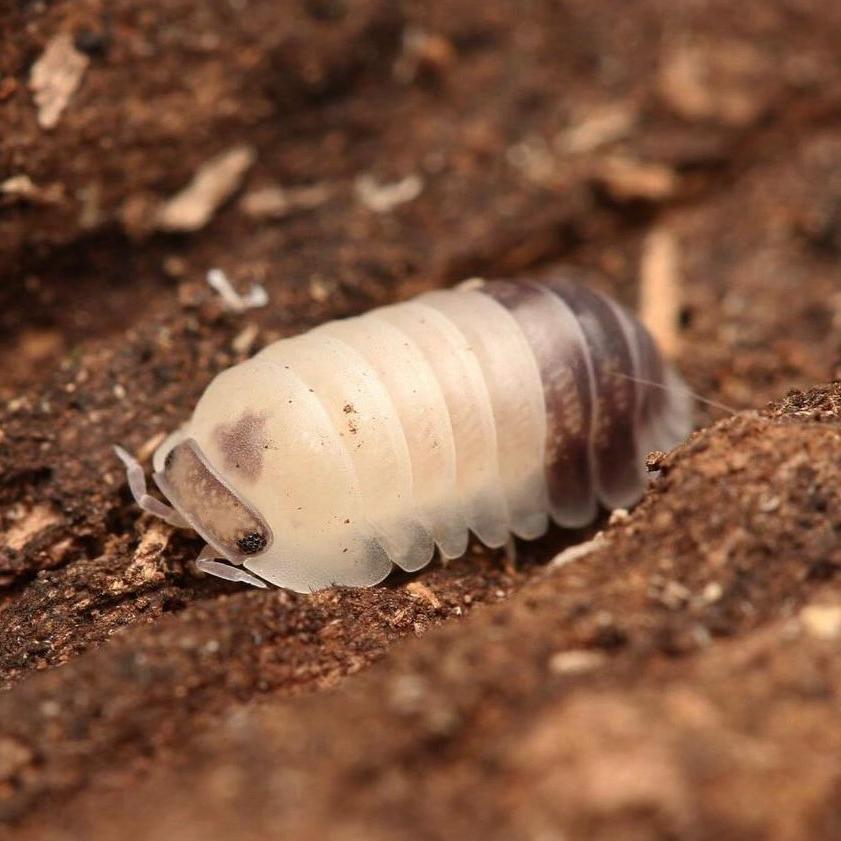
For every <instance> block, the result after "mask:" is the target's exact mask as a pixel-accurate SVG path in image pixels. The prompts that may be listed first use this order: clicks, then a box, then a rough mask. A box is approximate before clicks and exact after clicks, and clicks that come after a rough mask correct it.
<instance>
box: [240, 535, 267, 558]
mask: <svg viewBox="0 0 841 841" xmlns="http://www.w3.org/2000/svg"><path fill="white" fill-rule="evenodd" d="M237 546H239V548H240V550H241V551H242V552H243V553H244V554H246V555H256V554H257V552H262V551H263V549H265V548H266V538H265V537H263V535H262V534H260V533H259V532H256V531H251V532H248V534H245V535H243V536H242V537H240V538H238V539H237Z"/></svg>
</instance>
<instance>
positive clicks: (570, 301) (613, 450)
mask: <svg viewBox="0 0 841 841" xmlns="http://www.w3.org/2000/svg"><path fill="white" fill-rule="evenodd" d="M540 282H541V285H542V286H543V287H545V288H546V289H549V290H551V291H552V292H553V293H554V294H555V295H557V296H558V297H559V298H560V299H561V300H562V301H563V302H564V303H565V304H567V306H568V307H569V308H570V309H571V310H572V312H573V313H574V314H575V317H576V319H577V320H578V324H579V326H580V327H581V330H582V332H583V333H584V337H585V339H586V341H587V345H588V347H589V350H590V359H591V362H592V367H593V374H594V379H595V396H596V411H595V426H594V429H593V438H592V443H593V458H594V460H595V461H594V464H595V470H596V477H597V484H598V488H599V496H600V498H601V500H602V502H603V503H604V504H605V505H606V506H607V507H609V508H620V507H624V506H627V505H631V504H632V503H633V502H635V501H636V500H637V499H638V498H639V496H640V494H641V493H642V491H643V489H644V487H645V474H644V466H643V465H642V464H641V463H640V457H639V452H640V447H639V446H638V440H637V438H638V435H637V428H636V420H637V403H636V389H635V384H634V381H633V377H634V376H635V375H634V364H633V356H632V353H631V349H630V347H629V345H628V340H627V338H626V336H625V331H624V329H623V328H622V325H621V323H620V322H619V320H618V318H617V315H616V313H615V312H614V310H613V308H612V306H611V305H610V304H609V303H608V302H607V301H606V300H605V299H604V298H602V297H601V296H600V295H599V294H597V293H596V292H593V291H591V290H590V289H587V288H586V287H585V286H581V285H578V284H574V283H570V282H569V281H567V280H566V279H561V278H544V279H541V281H540Z"/></svg>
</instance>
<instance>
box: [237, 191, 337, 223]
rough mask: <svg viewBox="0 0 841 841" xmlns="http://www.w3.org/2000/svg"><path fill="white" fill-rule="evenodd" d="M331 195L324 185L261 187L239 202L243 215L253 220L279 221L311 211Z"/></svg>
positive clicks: (247, 194)
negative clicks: (294, 214)
mask: <svg viewBox="0 0 841 841" xmlns="http://www.w3.org/2000/svg"><path fill="white" fill-rule="evenodd" d="M331 195H332V190H331V188H330V187H329V186H327V185H326V184H313V185H311V186H308V187H294V188H289V189H283V188H282V187H262V188H260V189H258V190H251V191H250V192H248V193H246V194H245V195H244V196H243V197H242V199H241V200H240V203H239V207H240V209H241V210H242V212H243V213H246V214H247V215H248V216H251V217H253V218H255V219H280V218H282V217H283V216H288V215H290V214H291V213H295V212H298V211H302V210H313V209H315V208H316V207H319V206H320V205H322V204H324V202H325V201H327V199H329V198H330V196H331Z"/></svg>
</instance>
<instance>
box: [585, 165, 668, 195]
mask: <svg viewBox="0 0 841 841" xmlns="http://www.w3.org/2000/svg"><path fill="white" fill-rule="evenodd" d="M595 176H596V180H597V181H599V182H601V183H602V184H603V185H604V186H605V188H606V189H607V191H608V192H609V193H610V194H611V195H612V196H613V198H614V199H617V200H618V201H631V200H638V199H642V200H644V201H651V202H658V201H664V200H665V199H668V198H671V197H672V196H673V195H674V194H675V192H676V191H677V187H678V181H679V179H678V177H677V175H676V174H675V172H674V170H672V169H670V168H669V167H667V166H664V165H663V164H658V163H646V162H643V161H637V160H634V159H632V158H626V157H621V156H615V157H610V158H605V159H604V160H603V161H601V162H600V163H599V165H598V166H597V168H596V173H595Z"/></svg>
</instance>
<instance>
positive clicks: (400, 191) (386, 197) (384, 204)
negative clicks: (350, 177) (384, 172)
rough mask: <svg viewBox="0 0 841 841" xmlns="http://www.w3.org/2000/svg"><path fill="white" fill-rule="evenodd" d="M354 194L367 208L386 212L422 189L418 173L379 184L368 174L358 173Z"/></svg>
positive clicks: (412, 198) (418, 193)
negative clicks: (389, 182) (392, 181)
mask: <svg viewBox="0 0 841 841" xmlns="http://www.w3.org/2000/svg"><path fill="white" fill-rule="evenodd" d="M354 190H355V191H356V196H357V198H358V199H359V201H361V202H362V204H364V205H365V207H367V208H368V210H371V211H373V212H374V213H388V212H389V211H391V210H393V209H394V208H395V207H398V206H399V205H401V204H406V203H407V202H410V201H414V200H415V199H416V198H417V197H418V196H419V195H420V194H421V191H422V190H423V179H422V178H421V177H420V176H419V175H414V174H413V175H407V176H406V177H405V178H402V179H400V181H395V182H394V183H392V184H380V183H379V182H378V181H376V180H375V179H374V178H373V177H372V176H370V175H360V176H359V177H358V178H357V179H356V183H355V184H354Z"/></svg>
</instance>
